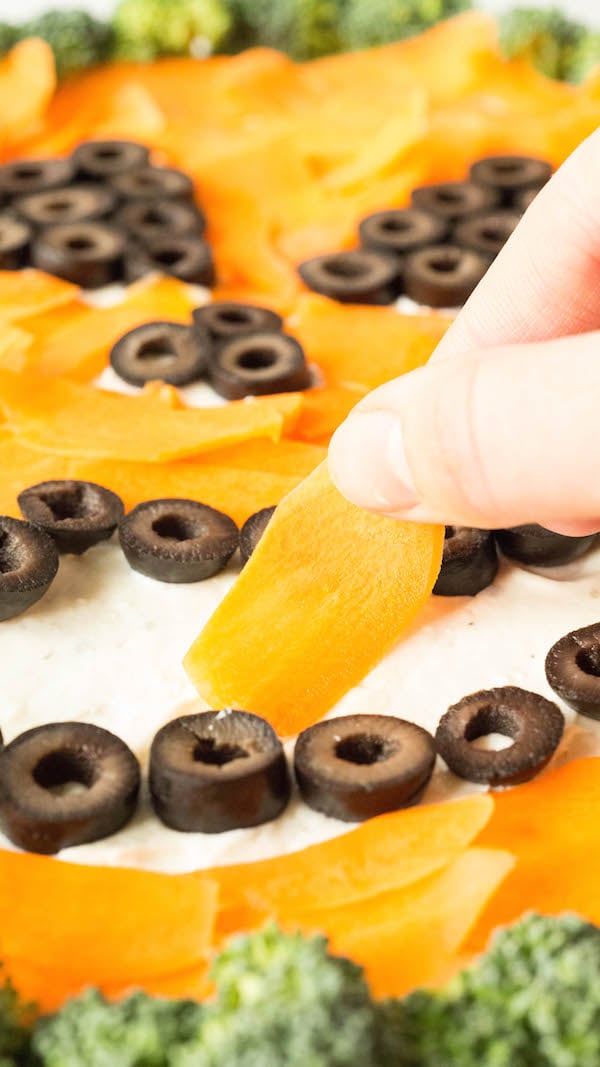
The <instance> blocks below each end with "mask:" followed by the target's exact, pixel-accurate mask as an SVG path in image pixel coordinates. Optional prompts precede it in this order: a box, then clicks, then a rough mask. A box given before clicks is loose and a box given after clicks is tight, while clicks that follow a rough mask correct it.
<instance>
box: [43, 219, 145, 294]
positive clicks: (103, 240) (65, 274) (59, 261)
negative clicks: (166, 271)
mask: <svg viewBox="0 0 600 1067" xmlns="http://www.w3.org/2000/svg"><path fill="white" fill-rule="evenodd" d="M124 253H125V241H124V238H123V236H122V234H120V233H119V231H118V230H116V229H113V228H112V227H111V226H107V225H105V224H104V223H99V222H76V223H72V224H71V225H67V226H49V227H48V228H47V229H45V230H42V231H41V232H40V233H39V234H38V236H37V237H36V238H35V240H34V242H33V245H32V251H31V261H32V263H33V265H34V267H37V268H38V269H39V270H44V271H47V272H48V273H49V274H56V275H57V276H58V277H59V278H64V279H65V281H68V282H73V284H74V285H80V286H81V287H82V288H83V289H98V288H100V287H101V286H103V285H109V284H110V283H111V282H114V281H117V280H118V279H119V278H120V277H121V275H122V271H123V257H124Z"/></svg>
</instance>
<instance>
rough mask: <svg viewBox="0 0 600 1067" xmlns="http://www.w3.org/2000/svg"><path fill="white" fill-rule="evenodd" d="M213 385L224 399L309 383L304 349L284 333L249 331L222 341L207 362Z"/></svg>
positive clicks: (288, 390)
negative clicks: (231, 339)
mask: <svg viewBox="0 0 600 1067" xmlns="http://www.w3.org/2000/svg"><path fill="white" fill-rule="evenodd" d="M208 370H209V378H210V383H211V385H212V387H213V389H214V390H215V391H216V392H217V393H218V394H219V396H224V397H226V398H227V400H241V399H242V397H244V396H264V395H268V394H269V393H293V392H295V390H296V389H307V388H308V387H309V385H310V383H311V380H310V371H309V369H308V367H307V365H306V359H305V357H304V350H303V348H302V346H301V345H300V344H298V341H296V340H295V338H293V337H289V336H288V335H287V334H284V333H252V334H247V335H246V336H244V337H238V338H236V339H235V340H233V341H226V342H225V343H224V344H222V345H221V346H220V347H218V348H217V349H215V351H214V352H213V355H212V357H211V359H210V362H209V368H208Z"/></svg>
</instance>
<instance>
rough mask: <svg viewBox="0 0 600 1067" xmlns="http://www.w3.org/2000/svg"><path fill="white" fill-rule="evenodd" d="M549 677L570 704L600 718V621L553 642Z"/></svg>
mask: <svg viewBox="0 0 600 1067" xmlns="http://www.w3.org/2000/svg"><path fill="white" fill-rule="evenodd" d="M546 678H547V679H548V684H549V685H550V686H551V687H552V689H553V690H554V692H555V693H558V695H559V697H562V699H563V700H564V701H565V703H566V704H568V705H569V707H571V708H574V709H575V711H578V712H579V714H580V715H587V716H588V718H590V719H600V623H597V622H595V623H593V624H592V625H591V626H583V627H582V628H581V629H580V630H573V631H572V632H571V633H569V634H565V636H564V637H561V638H560V640H559V641H557V642H556V643H555V644H554V645H552V648H551V649H550V651H549V653H548V655H547V656H546Z"/></svg>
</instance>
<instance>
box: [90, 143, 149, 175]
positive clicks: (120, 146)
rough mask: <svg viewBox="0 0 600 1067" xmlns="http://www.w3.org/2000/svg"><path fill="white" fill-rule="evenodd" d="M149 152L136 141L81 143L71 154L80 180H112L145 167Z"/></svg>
mask: <svg viewBox="0 0 600 1067" xmlns="http://www.w3.org/2000/svg"><path fill="white" fill-rule="evenodd" d="M149 159H150V152H149V150H148V149H147V148H146V147H145V145H143V144H138V143H137V141H82V143H81V144H79V145H78V146H77V148H76V149H75V151H74V152H73V162H74V164H75V166H76V168H77V172H78V174H79V175H80V176H81V177H82V178H93V179H95V180H98V179H103V178H112V177H113V176H114V175H115V174H125V173H126V172H127V171H129V170H139V168H140V167H145V166H146V165H147V163H148V161H149Z"/></svg>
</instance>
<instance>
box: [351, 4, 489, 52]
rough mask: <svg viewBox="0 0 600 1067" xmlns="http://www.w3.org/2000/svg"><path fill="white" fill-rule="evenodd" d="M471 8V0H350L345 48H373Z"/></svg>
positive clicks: (408, 35)
mask: <svg viewBox="0 0 600 1067" xmlns="http://www.w3.org/2000/svg"><path fill="white" fill-rule="evenodd" d="M470 7H472V2H471V0H368V3H365V2H364V0H347V3H346V5H345V8H344V11H343V12H342V18H341V25H340V37H341V42H342V47H343V48H347V49H356V48H371V47H373V46H375V45H381V44H389V43H391V42H392V41H399V40H402V39H403V38H404V37H413V36H414V35H415V34H417V33H422V32H423V30H426V29H428V28H429V27H430V26H433V25H435V23H436V22H440V21H441V20H442V19H447V18H450V17H451V16H452V15H457V14H459V12H461V11H466V10H467V9H468V8H470Z"/></svg>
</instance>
